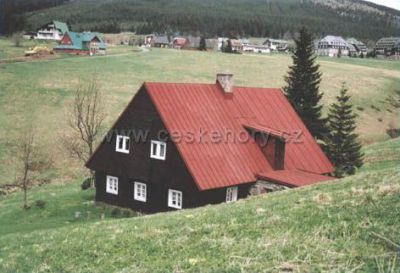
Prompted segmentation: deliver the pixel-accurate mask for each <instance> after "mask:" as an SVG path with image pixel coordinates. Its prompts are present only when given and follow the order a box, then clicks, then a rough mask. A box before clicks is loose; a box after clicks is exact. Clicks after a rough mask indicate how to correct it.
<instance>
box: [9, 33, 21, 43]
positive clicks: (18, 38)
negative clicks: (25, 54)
mask: <svg viewBox="0 0 400 273" xmlns="http://www.w3.org/2000/svg"><path fill="white" fill-rule="evenodd" d="M11 40H12V42H13V44H14V46H15V47H21V46H22V40H23V36H22V33H20V32H16V33H14V34H13V35H12V37H11Z"/></svg>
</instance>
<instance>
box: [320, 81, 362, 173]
mask: <svg viewBox="0 0 400 273" xmlns="http://www.w3.org/2000/svg"><path fill="white" fill-rule="evenodd" d="M336 98H337V102H336V103H334V104H332V105H331V107H330V108H329V114H328V130H329V134H328V135H327V139H326V144H327V153H328V156H329V158H330V160H331V161H332V163H333V164H334V165H335V169H336V171H335V173H336V176H337V177H342V176H345V175H350V174H354V173H355V171H356V170H357V168H360V167H361V166H362V165H363V154H362V152H361V143H360V141H359V139H358V135H357V134H356V133H355V132H354V131H355V129H356V115H355V114H354V113H353V109H352V108H353V107H352V105H351V103H350V98H351V97H350V96H349V95H348V94H347V88H346V85H345V84H344V83H343V86H342V90H341V91H340V95H339V96H337V97H336Z"/></svg>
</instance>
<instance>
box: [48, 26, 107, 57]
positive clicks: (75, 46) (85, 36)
mask: <svg viewBox="0 0 400 273" xmlns="http://www.w3.org/2000/svg"><path fill="white" fill-rule="evenodd" d="M106 49H107V47H106V44H105V42H104V39H103V35H102V34H100V33H97V32H82V33H77V32H72V31H69V32H66V33H65V34H64V36H63V37H62V39H61V41H60V43H59V44H58V45H57V46H56V47H54V50H56V51H62V52H66V53H73V54H78V55H104V54H106Z"/></svg>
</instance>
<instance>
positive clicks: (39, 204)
mask: <svg viewBox="0 0 400 273" xmlns="http://www.w3.org/2000/svg"><path fill="white" fill-rule="evenodd" d="M35 206H36V207H38V208H39V209H43V208H44V207H45V206H46V201H43V200H36V201H35Z"/></svg>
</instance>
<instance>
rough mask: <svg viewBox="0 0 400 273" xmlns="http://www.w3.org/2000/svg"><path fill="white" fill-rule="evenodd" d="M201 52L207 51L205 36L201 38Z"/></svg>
mask: <svg viewBox="0 0 400 273" xmlns="http://www.w3.org/2000/svg"><path fill="white" fill-rule="evenodd" d="M199 50H200V51H206V50H207V45H206V38H205V37H204V36H202V37H201V38H200V44H199Z"/></svg>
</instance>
